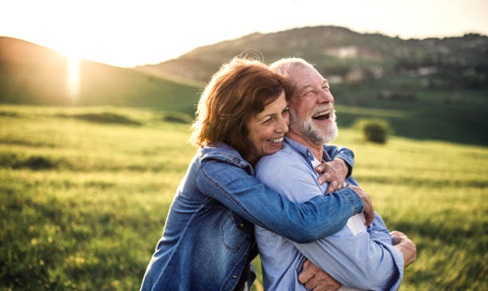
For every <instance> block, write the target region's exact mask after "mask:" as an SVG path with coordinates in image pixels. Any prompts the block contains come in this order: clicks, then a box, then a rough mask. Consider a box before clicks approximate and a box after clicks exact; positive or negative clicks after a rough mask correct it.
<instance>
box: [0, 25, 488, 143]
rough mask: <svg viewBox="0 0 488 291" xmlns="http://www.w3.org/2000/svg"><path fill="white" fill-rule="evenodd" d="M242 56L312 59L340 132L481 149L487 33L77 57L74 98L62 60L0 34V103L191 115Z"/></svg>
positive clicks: (251, 42) (335, 36) (486, 120)
mask: <svg viewBox="0 0 488 291" xmlns="http://www.w3.org/2000/svg"><path fill="white" fill-rule="evenodd" d="M241 54H244V55H248V56H251V57H255V58H258V59H261V60H263V61H264V62H266V63H271V62H273V61H274V60H277V59H279V58H282V57H289V56H295V57H303V58H305V59H306V60H308V61H310V62H311V63H314V64H315V65H316V67H317V68H318V69H319V70H320V71H321V72H322V73H323V74H324V75H325V76H326V77H327V78H328V79H329V81H330V83H331V84H332V92H333V94H334V97H335V100H336V108H337V110H338V112H339V114H338V122H339V126H340V127H351V126H353V125H354V124H355V123H356V121H357V120H358V119H361V118H383V119H386V120H388V122H389V123H390V124H391V125H392V127H393V129H394V131H395V135H398V136H403V137H407V138H412V139H419V140H445V141H451V142H456V143H464V144H479V145H488V135H487V134H486V132H487V130H488V126H487V125H488V37H487V36H483V35H478V34H466V35H464V36H462V37H450V38H443V39H423V40H418V39H409V40H403V39H400V38H394V37H393V38H392V37H388V36H385V35H381V34H360V33H357V32H354V31H351V30H349V29H347V28H342V27H331V26H320V27H305V28H297V29H291V30H287V31H281V32H276V33H269V34H260V33H255V34H251V35H247V36H244V37H242V38H238V39H234V40H227V41H223V42H220V43H217V44H214V45H209V46H204V47H200V48H196V49H194V50H193V51H191V52H189V53H187V54H185V55H182V56H181V57H179V58H177V59H174V60H170V61H166V62H162V63H160V64H157V65H147V66H142V67H136V68H132V69H127V68H125V69H124V68H118V67H112V66H108V65H104V64H99V63H95V62H90V61H86V60H82V61H81V62H80V83H79V94H78V95H77V96H72V95H70V94H69V91H68V85H67V84H68V80H67V71H68V61H67V59H66V57H65V56H63V55H61V54H59V53H57V52H54V51H52V50H50V49H48V48H45V47H41V46H38V45H35V44H32V43H28V42H25V41H22V40H18V39H12V38H5V37H0V104H26V105H55V106H105V105H109V106H125V107H148V108H154V109H157V110H165V111H179V112H183V113H185V114H187V115H190V116H193V114H194V111H195V104H196V102H197V99H198V95H199V92H200V91H201V89H202V86H203V84H204V83H206V82H208V80H209V79H210V77H211V75H212V74H213V73H215V71H216V70H217V69H218V68H219V66H220V65H221V64H222V63H224V62H226V61H228V60H229V59H230V58H232V57H234V56H236V55H241Z"/></svg>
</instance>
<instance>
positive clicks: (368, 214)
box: [347, 185, 374, 225]
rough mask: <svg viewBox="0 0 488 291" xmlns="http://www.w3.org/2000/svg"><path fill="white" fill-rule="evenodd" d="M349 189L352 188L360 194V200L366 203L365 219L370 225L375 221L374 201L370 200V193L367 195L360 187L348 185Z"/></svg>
mask: <svg viewBox="0 0 488 291" xmlns="http://www.w3.org/2000/svg"><path fill="white" fill-rule="evenodd" d="M347 187H349V188H351V189H352V190H354V192H356V194H358V196H359V198H361V199H362V200H363V202H364V210H363V213H364V218H365V219H366V223H365V224H366V225H370V224H371V223H372V222H373V219H374V208H373V201H371V198H369V195H368V193H366V192H365V191H364V190H363V189H361V188H360V187H358V186H354V185H347Z"/></svg>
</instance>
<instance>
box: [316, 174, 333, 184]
mask: <svg viewBox="0 0 488 291" xmlns="http://www.w3.org/2000/svg"><path fill="white" fill-rule="evenodd" d="M330 180H331V177H330V174H329V173H324V174H322V175H320V176H319V178H318V181H319V183H320V184H324V183H325V182H327V181H330Z"/></svg>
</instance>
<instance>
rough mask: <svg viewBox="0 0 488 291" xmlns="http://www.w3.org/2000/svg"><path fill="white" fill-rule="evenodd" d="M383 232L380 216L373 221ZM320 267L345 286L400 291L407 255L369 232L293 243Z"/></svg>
mask: <svg viewBox="0 0 488 291" xmlns="http://www.w3.org/2000/svg"><path fill="white" fill-rule="evenodd" d="M371 227H372V231H373V232H374V231H375V230H374V229H375V228H376V229H377V231H378V232H382V228H386V227H385V226H384V224H383V222H382V221H380V217H379V216H377V217H376V218H375V220H374V222H373V225H372V226H371ZM293 244H294V245H295V247H296V248H297V249H298V250H299V251H300V252H301V253H302V254H303V255H304V256H305V257H307V258H308V259H309V260H310V261H312V262H313V263H314V264H315V265H316V266H317V267H319V268H320V269H322V270H324V271H326V272H327V273H329V274H330V275H331V276H332V277H333V278H334V279H336V280H337V281H339V282H340V283H341V284H343V285H344V286H347V287H351V288H359V289H368V290H370V289H373V290H377V289H385V288H391V289H397V288H398V287H399V286H400V283H401V280H402V277H403V269H404V256H403V254H402V252H401V251H400V250H399V249H398V248H397V247H395V246H392V245H391V244H389V243H384V242H382V241H379V240H378V241H373V240H372V239H371V237H370V235H369V233H368V232H361V233H359V234H357V235H356V236H354V235H353V234H352V233H351V232H350V231H349V230H348V229H343V230H341V231H340V232H339V233H337V234H334V235H332V236H329V237H327V238H323V239H320V240H318V241H315V242H311V243H307V244H298V243H293Z"/></svg>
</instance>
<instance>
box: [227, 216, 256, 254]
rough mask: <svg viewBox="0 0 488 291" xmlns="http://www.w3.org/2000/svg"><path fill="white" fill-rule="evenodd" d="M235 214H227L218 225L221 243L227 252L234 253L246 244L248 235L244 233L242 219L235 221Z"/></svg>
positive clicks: (244, 226) (244, 227)
mask: <svg viewBox="0 0 488 291" xmlns="http://www.w3.org/2000/svg"><path fill="white" fill-rule="evenodd" d="M235 216H236V215H235V214H233V213H232V212H228V213H227V214H226V215H225V217H224V218H223V219H222V222H221V223H220V231H221V239H222V243H223V245H224V246H225V248H227V249H228V250H229V251H231V252H233V253H236V252H238V251H239V249H240V248H241V247H242V245H245V244H246V241H248V237H249V235H248V234H247V233H246V229H247V226H246V225H245V224H246V222H245V220H244V219H242V218H241V219H239V220H240V221H238V220H236V219H235Z"/></svg>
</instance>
